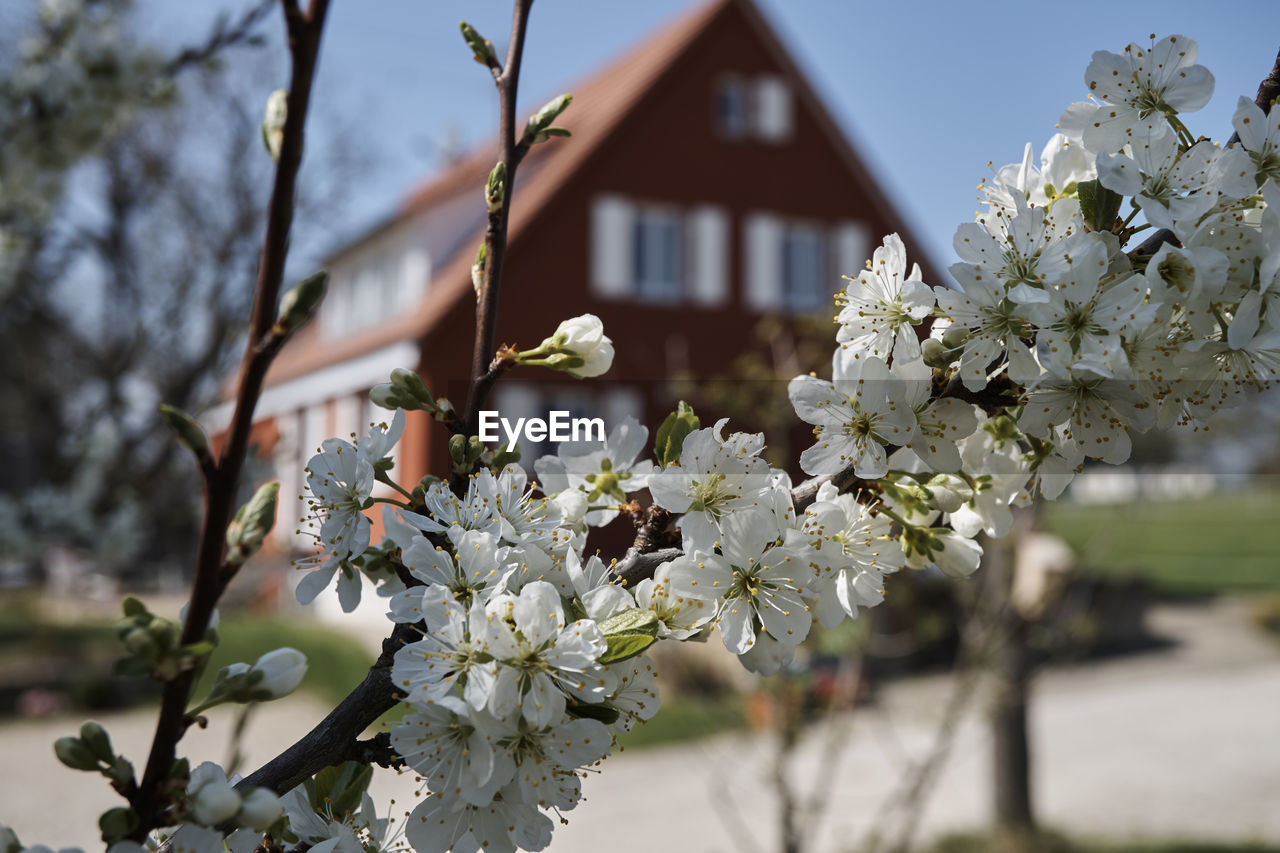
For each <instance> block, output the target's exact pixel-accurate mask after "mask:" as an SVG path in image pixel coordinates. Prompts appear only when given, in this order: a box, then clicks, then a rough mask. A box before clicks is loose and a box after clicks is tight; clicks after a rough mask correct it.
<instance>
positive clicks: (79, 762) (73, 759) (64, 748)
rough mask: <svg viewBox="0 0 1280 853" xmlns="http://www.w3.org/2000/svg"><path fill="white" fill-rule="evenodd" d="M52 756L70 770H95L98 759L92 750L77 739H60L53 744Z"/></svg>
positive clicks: (68, 737) (69, 737)
mask: <svg viewBox="0 0 1280 853" xmlns="http://www.w3.org/2000/svg"><path fill="white" fill-rule="evenodd" d="M53 752H54V755H56V756H58V760H59V761H61V762H62V763H63V764H65V765H67V766H68V767H70V768H71V769H72V770H97V769H98V759H96V758H94V757H93V750H91V749H89V747H88V745H86V744H85V742H84V741H82V740H80V738H78V737H71V736H67V737H60V738H58V739H57V740H55V741H54V742H53Z"/></svg>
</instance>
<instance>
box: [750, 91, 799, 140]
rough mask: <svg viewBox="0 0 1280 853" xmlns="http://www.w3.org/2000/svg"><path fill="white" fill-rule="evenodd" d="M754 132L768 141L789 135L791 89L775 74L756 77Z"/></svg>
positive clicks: (783, 138)
mask: <svg viewBox="0 0 1280 853" xmlns="http://www.w3.org/2000/svg"><path fill="white" fill-rule="evenodd" d="M755 119H756V134H757V135H758V136H759V137H760V138H761V139H764V140H767V141H769V142H784V141H786V140H787V139H788V138H790V136H791V90H790V89H789V88H788V87H787V83H786V81H785V80H783V79H782V78H781V77H779V76H777V75H776V74H768V75H765V76H762V77H758V78H757V79H756V111H755Z"/></svg>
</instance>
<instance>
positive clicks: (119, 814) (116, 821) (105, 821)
mask: <svg viewBox="0 0 1280 853" xmlns="http://www.w3.org/2000/svg"><path fill="white" fill-rule="evenodd" d="M98 828H99V829H101V830H102V840H103V841H106V842H107V843H108V844H110V843H111V842H113V841H119V840H120V839H121V838H124V837H125V836H126V835H128V834H129V833H131V832H133V831H134V830H135V829H137V828H138V815H137V814H136V813H135V812H134V811H133V809H129V808H125V807H124V806H119V807H117V808H114V809H107V810H106V811H105V812H103V813H102V817H100V818H98Z"/></svg>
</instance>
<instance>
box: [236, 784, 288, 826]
mask: <svg viewBox="0 0 1280 853" xmlns="http://www.w3.org/2000/svg"><path fill="white" fill-rule="evenodd" d="M282 814H284V806H283V805H282V804H281V802H280V798H279V797H277V796H276V795H275V794H273V793H272V792H271V791H268V790H267V789H266V788H254V789H253V790H252V791H250V792H249V793H248V794H246V795H245V797H244V801H243V802H241V803H240V813H239V814H238V815H236V822H237V823H239V824H240V825H241V826H246V827H248V828H249V829H252V830H253V831H254V832H266V831H267V828H268V827H270V826H271V824H273V823H275V822H276V821H277V820H279V818H280V815H282Z"/></svg>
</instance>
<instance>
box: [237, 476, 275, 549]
mask: <svg viewBox="0 0 1280 853" xmlns="http://www.w3.org/2000/svg"><path fill="white" fill-rule="evenodd" d="M279 492H280V484H279V483H266V484H264V485H262V486H261V487H260V488H259V489H258V491H256V492H254V495H253V497H252V498H250V499H249V502H248V503H247V504H245V505H244V506H242V507H240V509H239V511H238V512H236V517H235V518H234V519H232V521H231V523H230V524H229V525H227V565H229V566H239V565H243V564H244V561H245V560H247V559H249V558H250V557H251V556H253V555H254V554H256V553H257V551H258V549H259V548H261V547H262V542H263V540H264V539H266V538H267V534H268V533H269V532H271V526H272V525H273V524H275V521H276V496H277V495H278V494H279Z"/></svg>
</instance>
